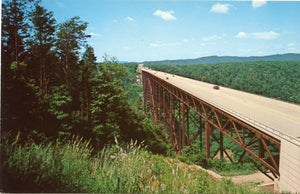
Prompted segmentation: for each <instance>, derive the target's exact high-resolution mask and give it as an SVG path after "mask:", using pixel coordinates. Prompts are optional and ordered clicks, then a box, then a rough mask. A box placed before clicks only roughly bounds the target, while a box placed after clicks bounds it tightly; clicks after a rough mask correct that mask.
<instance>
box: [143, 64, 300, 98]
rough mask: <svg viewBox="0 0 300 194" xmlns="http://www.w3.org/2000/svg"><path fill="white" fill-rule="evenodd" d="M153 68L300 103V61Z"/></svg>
mask: <svg viewBox="0 0 300 194" xmlns="http://www.w3.org/2000/svg"><path fill="white" fill-rule="evenodd" d="M149 67H150V68H151V69H154V70H159V71H164V72H169V73H173V74H176V75H181V76H184V77H188V78H192V79H196V80H200V81H204V82H209V83H213V84H218V85H221V86H225V87H229V88H233V89H237V90H242V91H246V92H250V93H254V94H258V95H263V96H267V97H271V98H276V99H280V100H284V101H288V102H292V103H297V104H300V61H257V62H243V63H216V64H199V65H188V66H187V65H149Z"/></svg>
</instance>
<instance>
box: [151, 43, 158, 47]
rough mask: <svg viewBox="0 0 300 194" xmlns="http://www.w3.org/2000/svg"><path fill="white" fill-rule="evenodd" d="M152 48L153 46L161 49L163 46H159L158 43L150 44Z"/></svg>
mask: <svg viewBox="0 0 300 194" xmlns="http://www.w3.org/2000/svg"><path fill="white" fill-rule="evenodd" d="M150 46H152V47H160V46H161V44H158V43H150Z"/></svg>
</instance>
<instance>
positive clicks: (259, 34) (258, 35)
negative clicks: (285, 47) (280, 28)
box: [236, 31, 280, 40]
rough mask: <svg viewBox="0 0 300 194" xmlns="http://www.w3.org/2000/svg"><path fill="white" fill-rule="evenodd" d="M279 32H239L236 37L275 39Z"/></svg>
mask: <svg viewBox="0 0 300 194" xmlns="http://www.w3.org/2000/svg"><path fill="white" fill-rule="evenodd" d="M279 35H280V34H279V33H277V32H273V31H270V32H254V33H246V32H239V33H238V34H237V35H236V37H237V38H253V39H263V40H272V39H277V38H278V37H279Z"/></svg>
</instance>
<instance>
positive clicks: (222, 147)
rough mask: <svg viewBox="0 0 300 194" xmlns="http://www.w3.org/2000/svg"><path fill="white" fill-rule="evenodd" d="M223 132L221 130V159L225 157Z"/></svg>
mask: <svg viewBox="0 0 300 194" xmlns="http://www.w3.org/2000/svg"><path fill="white" fill-rule="evenodd" d="M223 150H224V144H223V133H222V132H221V131H220V159H223V158H224V151H223Z"/></svg>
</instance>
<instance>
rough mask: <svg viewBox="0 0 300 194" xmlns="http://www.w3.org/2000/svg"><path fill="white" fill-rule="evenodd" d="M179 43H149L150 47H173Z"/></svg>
mask: <svg viewBox="0 0 300 194" xmlns="http://www.w3.org/2000/svg"><path fill="white" fill-rule="evenodd" d="M179 45H181V43H180V42H170V43H150V46H151V47H173V46H179Z"/></svg>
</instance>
